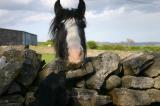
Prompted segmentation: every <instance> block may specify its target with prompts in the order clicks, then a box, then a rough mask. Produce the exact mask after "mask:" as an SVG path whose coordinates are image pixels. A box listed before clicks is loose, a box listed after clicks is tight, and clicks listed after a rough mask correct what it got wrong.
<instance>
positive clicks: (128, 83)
mask: <svg viewBox="0 0 160 106" xmlns="http://www.w3.org/2000/svg"><path fill="white" fill-rule="evenodd" d="M122 86H123V87H125V88H134V89H149V88H152V87H154V80H153V79H152V78H148V77H134V76H124V77H123V78H122Z"/></svg>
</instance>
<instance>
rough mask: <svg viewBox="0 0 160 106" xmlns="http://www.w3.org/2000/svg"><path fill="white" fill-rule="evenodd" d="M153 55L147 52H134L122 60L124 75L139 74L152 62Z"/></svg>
mask: <svg viewBox="0 0 160 106" xmlns="http://www.w3.org/2000/svg"><path fill="white" fill-rule="evenodd" d="M153 60H154V56H153V55H151V54H149V53H135V54H132V55H130V56H128V57H126V58H124V59H123V60H122V62H121V63H122V64H123V70H124V75H139V74H141V73H143V71H144V70H145V69H147V68H148V67H150V66H151V65H152V64H153V62H154V61H153Z"/></svg>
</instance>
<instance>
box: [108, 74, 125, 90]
mask: <svg viewBox="0 0 160 106" xmlns="http://www.w3.org/2000/svg"><path fill="white" fill-rule="evenodd" d="M121 84H122V81H121V78H120V77H118V76H116V75H112V76H110V77H109V78H108V79H107V80H106V86H105V88H106V89H107V90H111V89H113V88H117V87H120V86H121Z"/></svg>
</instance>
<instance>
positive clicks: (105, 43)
mask: <svg viewBox="0 0 160 106" xmlns="http://www.w3.org/2000/svg"><path fill="white" fill-rule="evenodd" d="M97 43H98V44H99V45H112V44H113V45H116V44H117V45H128V43H127V42H119V43H111V42H97ZM132 45H134V46H160V42H135V43H134V44H132Z"/></svg>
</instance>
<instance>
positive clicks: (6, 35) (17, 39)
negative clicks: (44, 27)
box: [0, 28, 37, 46]
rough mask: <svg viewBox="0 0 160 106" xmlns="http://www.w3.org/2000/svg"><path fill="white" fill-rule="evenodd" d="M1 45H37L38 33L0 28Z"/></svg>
mask: <svg viewBox="0 0 160 106" xmlns="http://www.w3.org/2000/svg"><path fill="white" fill-rule="evenodd" d="M0 45H1V46H2V45H37V35H35V34H31V33H28V32H25V31H18V30H11V29H4V28H0Z"/></svg>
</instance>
